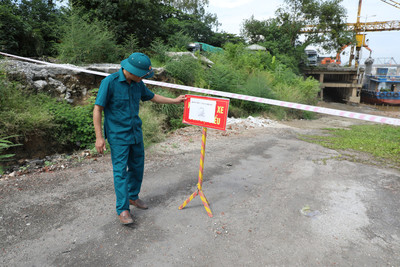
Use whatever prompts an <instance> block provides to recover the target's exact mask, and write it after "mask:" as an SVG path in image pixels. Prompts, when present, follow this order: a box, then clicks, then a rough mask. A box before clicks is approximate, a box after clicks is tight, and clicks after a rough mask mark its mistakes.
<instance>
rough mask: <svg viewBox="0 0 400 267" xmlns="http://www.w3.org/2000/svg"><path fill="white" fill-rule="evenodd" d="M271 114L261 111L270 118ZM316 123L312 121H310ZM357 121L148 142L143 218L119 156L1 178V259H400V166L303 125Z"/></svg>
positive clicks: (381, 262)
mask: <svg viewBox="0 0 400 267" xmlns="http://www.w3.org/2000/svg"><path fill="white" fill-rule="evenodd" d="M258 122H259V121H258ZM307 123H309V124H307ZM351 123H352V122H351V121H350V120H345V119H339V118H333V117H328V116H325V117H323V118H321V119H320V120H317V121H314V122H305V121H296V122H292V123H285V124H283V123H277V122H273V121H261V124H257V122H254V123H253V124H245V123H243V122H242V123H240V122H239V123H236V124H232V125H230V126H228V130H227V131H226V132H220V131H214V130H209V131H208V136H207V144H206V154H205V170H204V183H203V190H204V193H205V195H206V197H207V199H208V201H209V202H210V207H211V210H212V213H213V215H214V216H213V217H212V218H209V217H208V216H207V213H206V211H205V209H204V207H203V204H202V202H201V200H200V198H199V197H196V198H195V199H193V200H192V201H191V202H190V203H189V204H188V205H187V206H186V207H185V208H184V209H183V210H178V207H179V206H180V205H181V204H182V203H183V201H184V200H185V199H186V198H188V197H189V196H190V194H192V192H194V190H195V189H196V183H197V177H198V169H199V160H200V146H201V143H200V140H201V128H199V127H188V128H184V129H181V130H179V131H177V132H176V133H174V134H171V135H170V136H169V138H168V139H167V140H166V141H165V142H163V143H160V144H158V145H156V146H153V147H151V148H149V149H148V150H147V152H146V153H147V154H146V155H147V160H146V170H145V178H144V182H143V187H142V193H141V198H142V199H143V200H144V201H146V202H147V203H148V205H149V206H150V208H149V209H148V210H138V209H136V208H134V207H131V212H132V214H133V218H134V223H133V224H132V225H130V226H123V225H121V224H120V223H119V221H118V218H117V216H116V213H115V196H114V189H113V181H112V170H111V162H110V156H109V155H106V156H104V157H101V158H98V159H97V160H96V161H90V162H87V163H85V164H82V165H81V166H78V167H74V168H70V169H66V170H62V171H56V172H53V173H41V174H30V175H25V176H17V177H10V178H8V179H2V180H1V181H0V203H1V205H0V211H1V215H0V247H1V251H0V253H1V259H0V265H1V266H400V205H399V203H400V172H399V171H398V170H394V169H389V168H386V167H381V166H376V165H372V164H363V163H355V162H350V161H346V160H342V159H341V158H340V157H339V155H340V153H339V152H337V151H334V150H330V149H327V148H323V147H321V146H319V145H316V144H310V143H307V142H304V141H302V140H300V139H299V138H298V136H299V135H300V134H307V133H313V134H315V133H321V132H322V131H321V130H320V129H319V128H322V127H325V126H337V127H345V126H348V125H349V124H351Z"/></svg>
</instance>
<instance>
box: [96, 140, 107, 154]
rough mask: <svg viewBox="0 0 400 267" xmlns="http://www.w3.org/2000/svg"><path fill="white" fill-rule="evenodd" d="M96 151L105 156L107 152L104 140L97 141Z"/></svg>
mask: <svg viewBox="0 0 400 267" xmlns="http://www.w3.org/2000/svg"><path fill="white" fill-rule="evenodd" d="M95 146H96V150H97V152H98V153H100V154H103V153H104V151H106V142H105V140H104V138H97V139H96V144H95Z"/></svg>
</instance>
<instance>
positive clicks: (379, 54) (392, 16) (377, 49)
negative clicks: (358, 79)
mask: <svg viewBox="0 0 400 267" xmlns="http://www.w3.org/2000/svg"><path fill="white" fill-rule="evenodd" d="M394 1H396V2H398V3H400V0H394ZM358 2H359V1H358V0H343V1H342V6H344V7H345V8H346V10H347V22H349V23H355V22H356V21H357V10H358ZM283 3H284V1H283V0H209V6H208V8H207V10H208V12H210V13H214V14H217V17H218V21H219V22H220V23H221V24H222V25H221V26H220V27H219V29H218V30H219V31H225V32H228V33H234V34H240V30H241V25H242V24H243V21H244V20H245V19H249V18H250V17H251V16H252V15H254V18H255V19H257V20H266V19H269V18H273V17H274V16H275V10H276V9H277V8H278V7H279V6H281V5H282V4H283ZM389 20H400V9H399V8H396V7H394V6H391V5H389V4H387V3H384V2H382V1H381V0H364V1H363V2H362V6H361V18H360V21H361V22H366V21H367V22H372V21H389ZM366 39H368V40H369V43H368V44H369V47H370V48H371V49H372V55H371V56H372V58H374V59H375V63H377V62H378V61H379V62H380V61H382V60H383V58H391V57H393V58H394V60H395V61H396V62H397V64H400V31H383V32H367V37H366ZM361 51H362V52H361V57H362V58H363V59H362V60H361V63H363V62H364V59H366V58H367V57H368V56H369V51H368V50H366V49H365V48H363V49H362V50H361ZM344 52H345V53H346V55H344V56H342V62H347V61H348V58H349V53H350V48H347V49H345V50H344ZM327 56H329V55H327ZM331 56H336V54H335V53H332V54H331ZM353 64H354V62H353Z"/></svg>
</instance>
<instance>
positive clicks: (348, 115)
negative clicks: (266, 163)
mask: <svg viewBox="0 0 400 267" xmlns="http://www.w3.org/2000/svg"><path fill="white" fill-rule="evenodd" d="M0 54H1V55H4V56H8V57H13V58H17V59H21V60H24V61H30V62H34V63H39V64H45V65H50V66H56V67H59V68H64V69H70V70H74V71H79V72H85V73H90V74H95V75H99V76H108V75H109V73H105V72H98V71H92V70H86V69H83V68H77V67H72V66H70V65H61V64H54V63H49V62H44V61H39V60H34V59H29V58H24V57H19V56H15V55H11V54H7V53H3V52H0ZM143 82H144V83H146V84H151V85H157V86H160V87H168V88H174V89H179V90H185V91H192V92H198V93H203V94H208V95H216V96H222V97H227V98H235V99H240V100H246V101H252V102H257V103H263V104H269V105H274V106H281V107H286V108H293V109H299V110H305V111H312V112H316V113H321V114H327V115H332V116H339V117H345V118H351V119H357V120H364V121H370V122H376V123H384V124H390V125H396V126H400V119H396V118H390V117H383V116H376V115H370V114H364V113H357V112H351V111H344V110H338V109H331V108H324V107H317V106H310V105H305V104H299V103H294V102H287V101H280V100H274V99H268V98H262V97H254V96H248V95H240V94H234V93H228V92H222V91H215V90H210V89H204V88H199V87H192V86H186V85H178V84H172V83H165V82H158V81H151V80H143Z"/></svg>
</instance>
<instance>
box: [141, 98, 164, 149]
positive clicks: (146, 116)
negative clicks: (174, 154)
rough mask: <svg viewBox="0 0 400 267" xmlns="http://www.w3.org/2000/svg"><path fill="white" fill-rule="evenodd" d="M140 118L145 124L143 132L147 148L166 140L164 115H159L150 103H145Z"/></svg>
mask: <svg viewBox="0 0 400 267" xmlns="http://www.w3.org/2000/svg"><path fill="white" fill-rule="evenodd" d="M140 118H141V119H142V122H143V124H142V131H143V142H144V146H145V147H148V146H150V145H151V144H153V143H157V142H160V141H162V140H163V139H164V133H163V124H164V123H163V122H164V119H165V117H164V115H162V114H159V113H157V112H156V111H155V110H153V109H152V108H151V106H150V105H149V104H148V103H144V104H141V107H140Z"/></svg>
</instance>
